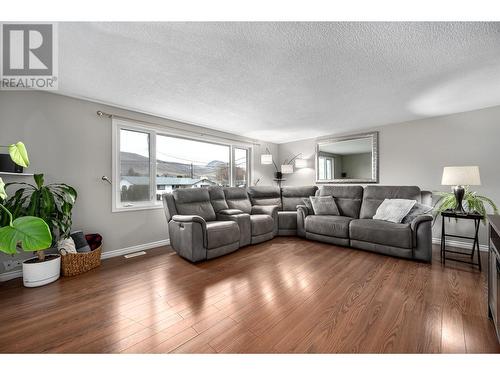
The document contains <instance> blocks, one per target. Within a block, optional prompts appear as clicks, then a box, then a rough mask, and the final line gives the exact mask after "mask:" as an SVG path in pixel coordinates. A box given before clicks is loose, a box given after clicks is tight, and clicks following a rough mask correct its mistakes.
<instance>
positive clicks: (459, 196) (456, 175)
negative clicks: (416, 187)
mask: <svg viewBox="0 0 500 375" xmlns="http://www.w3.org/2000/svg"><path fill="white" fill-rule="evenodd" d="M441 185H450V186H453V188H452V190H453V194H454V197H455V203H456V206H455V207H454V209H455V211H458V212H462V213H465V209H464V207H463V205H462V201H463V199H464V196H465V190H466V188H465V187H464V186H470V185H481V178H480V176H479V167H478V166H467V167H444V169H443V177H442V179H441ZM483 208H484V206H483ZM469 210H472V208H471V207H469ZM482 214H483V215H484V212H483V213H482Z"/></svg>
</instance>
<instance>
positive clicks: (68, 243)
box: [57, 237, 76, 255]
mask: <svg viewBox="0 0 500 375" xmlns="http://www.w3.org/2000/svg"><path fill="white" fill-rule="evenodd" d="M57 250H59V253H60V254H61V255H66V254H76V247H75V241H73V239H72V238H71V237H68V238H64V239H62V240H59V241H58V242H57Z"/></svg>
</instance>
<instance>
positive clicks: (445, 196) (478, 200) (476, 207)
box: [434, 186, 498, 222]
mask: <svg viewBox="0 0 500 375" xmlns="http://www.w3.org/2000/svg"><path fill="white" fill-rule="evenodd" d="M434 194H436V195H438V196H440V197H441V198H440V199H439V201H438V202H437V203H436V208H435V211H436V212H437V213H440V212H443V211H446V210H454V209H455V208H456V206H457V200H456V198H455V193H453V192H449V193H443V192H436V193H434ZM463 202H464V205H465V208H466V210H468V211H469V212H477V213H479V214H481V215H482V216H483V217H484V218H486V213H487V212H486V207H485V203H486V204H488V205H489V206H490V207H491V208H492V209H493V212H494V213H495V214H498V208H497V206H496V205H495V202H493V200H491V199H490V198H488V197H485V196H484V195H479V194H477V193H476V192H475V191H471V190H470V188H469V187H468V186H466V187H465V194H464V198H463ZM484 218H483V222H484V220H485V219H484Z"/></svg>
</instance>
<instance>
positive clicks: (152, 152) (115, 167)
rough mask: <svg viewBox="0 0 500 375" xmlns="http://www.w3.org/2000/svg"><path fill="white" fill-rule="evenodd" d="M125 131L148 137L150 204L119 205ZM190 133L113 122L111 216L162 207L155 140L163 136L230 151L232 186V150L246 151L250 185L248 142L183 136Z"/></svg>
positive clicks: (120, 203)
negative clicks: (157, 181) (157, 187)
mask: <svg viewBox="0 0 500 375" xmlns="http://www.w3.org/2000/svg"><path fill="white" fill-rule="evenodd" d="M121 130H128V131H135V132H142V133H147V134H149V168H150V180H149V183H150V188H149V190H150V194H149V195H150V200H149V201H143V202H137V203H136V204H130V205H129V204H122V202H121V200H120V193H121V192H120V170H121V166H120V165H121V159H120V131H121ZM186 133H189V132H186V131H182V130H179V133H177V132H176V131H175V130H173V129H170V128H169V129H165V128H164V127H162V126H161V125H158V126H151V125H145V124H143V123H141V122H138V121H137V122H136V121H129V120H124V119H121V118H113V119H112V137H111V138H112V157H111V159H112V176H113V178H112V197H111V201H112V212H124V211H140V210H154V209H160V208H162V207H163V205H162V203H161V202H158V201H157V200H156V174H157V170H156V164H157V163H156V160H157V158H156V155H157V153H156V137H157V136H165V137H172V138H180V139H186V140H190V141H197V142H204V143H210V144H215V145H220V146H226V147H229V155H228V156H229V185H230V186H235V168H236V166H235V159H234V158H235V149H236V148H238V149H243V150H247V181H248V186H249V185H250V183H251V177H252V175H253V162H252V155H253V145H251V144H249V143H247V142H243V141H242V142H239V141H237V140H235V141H233V142H229V141H226V140H223V139H221V138H218V137H217V136H216V135H213V136H212V135H206V136H202V135H200V136H197V135H196V134H193V135H191V134H186Z"/></svg>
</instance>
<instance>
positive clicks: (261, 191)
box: [248, 186, 281, 208]
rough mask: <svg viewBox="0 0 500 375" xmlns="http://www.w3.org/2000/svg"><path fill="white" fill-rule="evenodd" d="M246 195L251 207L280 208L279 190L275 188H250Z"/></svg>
mask: <svg viewBox="0 0 500 375" xmlns="http://www.w3.org/2000/svg"><path fill="white" fill-rule="evenodd" d="M248 195H249V197H250V202H251V203H252V206H278V207H280V208H281V194H280V188H279V187H277V186H250V187H249V188H248Z"/></svg>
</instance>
